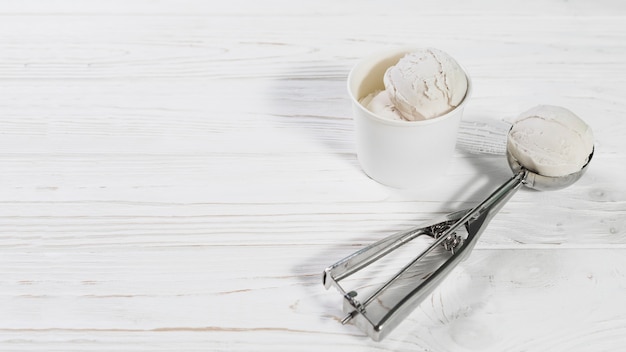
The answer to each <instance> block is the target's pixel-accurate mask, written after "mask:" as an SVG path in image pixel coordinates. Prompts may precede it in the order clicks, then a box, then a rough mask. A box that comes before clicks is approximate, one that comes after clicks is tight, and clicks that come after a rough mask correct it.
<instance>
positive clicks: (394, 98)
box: [383, 48, 467, 121]
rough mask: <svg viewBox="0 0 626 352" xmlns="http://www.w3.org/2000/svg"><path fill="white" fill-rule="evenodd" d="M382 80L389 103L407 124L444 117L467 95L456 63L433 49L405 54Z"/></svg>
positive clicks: (465, 78) (465, 86) (460, 71)
mask: <svg viewBox="0 0 626 352" xmlns="http://www.w3.org/2000/svg"><path fill="white" fill-rule="evenodd" d="M383 81H384V84H385V90H386V91H387V93H388V94H389V100H390V101H391V102H392V103H393V104H394V106H395V107H396V108H397V109H398V111H399V112H400V115H402V117H403V118H404V119H405V120H409V121H417V120H426V119H432V118H434V117H437V116H440V115H443V114H445V113H447V112H449V111H451V110H452V109H454V108H455V107H456V106H458V105H459V104H460V103H461V101H463V98H465V93H466V92H467V77H465V73H464V72H463V70H462V69H461V67H460V66H459V64H458V63H457V62H456V61H455V60H454V59H453V58H452V57H451V56H449V55H448V54H446V53H444V52H443V51H441V50H438V49H434V48H428V49H424V50H421V51H415V52H412V53H409V54H407V55H406V56H404V57H403V58H401V59H400V61H398V63H397V64H395V65H394V66H392V67H390V68H389V69H387V72H385V76H384V78H383Z"/></svg>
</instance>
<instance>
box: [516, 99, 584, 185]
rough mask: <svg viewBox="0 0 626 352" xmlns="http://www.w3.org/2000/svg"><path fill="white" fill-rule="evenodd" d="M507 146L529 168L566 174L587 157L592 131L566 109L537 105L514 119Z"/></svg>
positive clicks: (576, 168) (575, 170)
mask: <svg viewBox="0 0 626 352" xmlns="http://www.w3.org/2000/svg"><path fill="white" fill-rule="evenodd" d="M507 149H508V151H509V152H510V153H511V155H512V156H513V157H514V158H515V159H517V161H518V162H519V163H520V164H521V165H522V166H524V167H525V168H527V169H529V170H530V171H533V172H535V173H538V174H540V175H543V176H552V177H558V176H566V175H569V174H572V173H575V172H578V171H579V170H580V169H582V168H583V166H585V164H587V162H588V161H589V156H590V155H591V153H592V152H593V133H592V131H591V127H589V126H588V125H587V124H586V123H585V122H584V121H583V120H581V119H580V118H579V117H578V116H576V115H575V114H574V113H573V112H571V111H569V110H568V109H565V108H562V107H559V106H551V105H539V106H536V107H534V108H532V109H530V110H528V111H526V112H524V113H522V114H521V115H520V116H519V117H518V118H517V119H516V120H515V122H514V123H513V126H512V127H511V130H510V131H509V136H508V141H507Z"/></svg>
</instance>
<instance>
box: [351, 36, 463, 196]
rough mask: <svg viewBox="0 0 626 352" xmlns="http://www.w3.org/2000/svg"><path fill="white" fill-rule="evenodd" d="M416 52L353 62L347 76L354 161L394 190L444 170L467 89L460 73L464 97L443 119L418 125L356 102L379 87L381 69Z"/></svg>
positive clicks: (388, 53) (425, 182)
mask: <svg viewBox="0 0 626 352" xmlns="http://www.w3.org/2000/svg"><path fill="white" fill-rule="evenodd" d="M416 50H418V49H412V48H400V49H396V50H390V51H385V52H380V53H378V54H374V55H372V56H369V57H367V58H365V59H363V60H361V61H360V62H359V63H357V64H356V66H354V68H353V69H352V71H351V72H350V75H349V76H348V93H349V94H350V98H351V100H352V106H353V111H354V120H355V127H356V149H357V157H358V159H359V163H360V164H361V167H362V168H363V171H365V173H366V174H367V175H368V176H369V177H371V178H372V179H374V180H376V181H378V182H380V183H382V184H385V185H388V186H392V187H396V188H413V187H421V186H425V185H428V184H429V183H432V182H433V181H434V180H435V179H437V178H439V177H441V175H442V174H445V173H446V172H447V169H448V166H449V163H450V160H451V159H452V156H453V154H454V147H455V145H456V137H457V131H458V127H459V124H460V121H461V115H462V114H463V108H464V107H465V104H466V103H467V101H468V100H469V97H470V93H471V87H472V84H471V81H470V77H469V75H468V74H467V72H466V71H465V70H464V72H465V76H466V77H467V93H466V94H465V98H463V101H462V102H461V104H459V106H457V107H456V108H455V109H454V110H452V111H450V112H448V113H446V114H444V115H441V116H438V117H435V118H432V119H428V120H423V121H397V120H389V119H385V118H382V117H379V116H377V115H375V114H373V113H372V112H370V111H369V110H367V109H366V108H365V107H364V106H363V105H361V104H360V103H359V100H360V99H362V98H363V97H365V96H367V95H368V94H370V93H372V92H374V91H376V90H382V89H385V87H384V85H383V75H384V74H385V71H386V70H387V68H388V67H390V66H393V65H395V64H396V63H397V62H398V60H400V58H402V57H403V56H404V55H405V54H407V53H409V52H413V51H416Z"/></svg>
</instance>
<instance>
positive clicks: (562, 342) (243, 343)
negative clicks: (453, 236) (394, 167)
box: [0, 0, 626, 352]
mask: <svg viewBox="0 0 626 352" xmlns="http://www.w3.org/2000/svg"><path fill="white" fill-rule="evenodd" d="M625 23H626V6H625V5H624V4H623V3H622V2H620V1H610V0H603V1H596V2H586V1H577V0H576V1H538V0H537V1H525V2H519V3H518V2H513V1H504V2H502V1H495V0H493V1H484V2H481V3H476V2H463V1H453V0H450V1H420V2H412V1H401V0H397V1H391V2H389V3H388V5H386V6H381V5H380V4H377V3H374V2H366V3H363V2H358V1H345V2H333V1H327V0H325V1H317V2H289V1H284V0H272V1H267V2H252V1H244V0H236V1H228V2H223V3H219V4H217V3H215V2H206V1H198V0H185V1H171V0H169V1H149V0H133V1H121V0H120V1H90V2H74V1H69V0H57V1H42V0H41V1H35V0H31V1H19V2H17V1H6V2H3V3H1V4H0V97H1V98H0V171H1V172H0V350H1V351H37V350H39V351H110V350H124V351H181V350H182V351H294V350H298V351H309V350H310V351H318V350H330V351H335V350H342V351H506V352H517V351H519V352H521V351H622V350H623V346H624V345H626V338H625V336H626V306H625V305H624V304H623V302H622V300H623V297H624V294H626V276H625V275H626V269H624V268H626V186H625V184H624V182H623V181H622V178H623V177H622V176H623V175H624V174H626V154H625V153H624V150H625V149H626V140H625V139H624V138H623V136H624V135H625V134H626V122H625V121H626V120H625V119H624V114H625V113H626V25H625ZM407 44H408V45H419V46H435V47H439V48H441V49H443V50H445V51H447V52H449V53H451V54H452V55H453V56H454V57H455V58H457V59H458V60H459V61H460V62H461V63H462V64H463V65H464V66H465V67H466V68H467V69H468V70H469V72H470V73H471V75H472V80H473V85H474V93H473V97H472V101H471V102H470V103H469V104H468V105H467V108H466V111H465V115H464V123H463V125H462V126H461V131H460V133H459V143H458V145H457V152H456V154H455V157H454V160H453V161H452V162H451V165H450V170H448V172H447V173H442V174H441V177H440V179H439V181H438V183H437V184H435V185H430V186H429V187H425V188H422V189H415V190H410V191H399V190H394V189H390V188H387V187H384V186H381V185H379V184H377V183H375V182H374V181H372V180H370V179H369V178H367V176H365V175H364V174H363V172H362V171H361V170H360V168H359V165H358V162H357V160H356V156H355V151H354V149H355V148H354V141H353V139H354V136H353V125H352V119H351V111H350V102H349V100H348V96H347V93H346V89H345V85H346V83H345V81H346V77H347V74H348V72H349V70H350V68H351V66H352V65H354V63H355V62H356V61H357V60H358V59H359V58H360V57H362V56H364V55H367V54H368V53H370V52H372V51H376V50H379V49H382V48H385V47H392V46H397V45H407ZM542 103H544V104H545V103H547V104H555V105H563V106H566V107H568V108H569V109H571V110H573V111H575V112H576V113H577V114H578V115H580V116H581V117H582V118H584V119H585V120H586V121H588V122H589V124H590V125H591V126H592V128H593V130H594V134H595V137H596V151H595V155H594V159H593V163H592V165H591V166H590V168H589V170H588V172H587V174H586V175H585V176H584V177H583V178H582V179H581V180H580V181H579V182H578V183H577V184H576V185H575V186H572V187H571V188H567V189H565V190H562V191H558V192H546V193H540V192H535V191H530V190H522V191H520V192H518V194H516V195H515V197H514V198H513V199H512V200H511V201H510V202H509V203H508V204H507V205H506V206H505V207H504V209H503V210H502V211H501V213H500V214H498V216H497V217H496V218H495V219H494V220H493V221H492V223H491V224H490V226H489V228H488V229H487V231H486V232H485V233H484V234H483V236H482V237H481V240H480V242H479V243H478V245H477V246H476V249H475V251H474V253H473V254H472V256H471V257H470V258H469V259H468V260H467V261H466V262H464V263H463V264H462V265H461V266H460V267H459V268H457V269H456V270H455V271H454V272H453V274H452V276H451V277H450V279H449V280H447V281H446V282H445V283H444V284H443V285H442V286H441V287H439V288H438V289H437V290H436V292H435V293H434V294H433V295H432V296H431V297H430V299H429V300H427V301H426V302H424V304H422V306H420V308H418V309H417V310H416V311H415V312H414V313H413V314H412V315H410V316H409V318H408V319H407V320H406V321H405V322H404V323H403V324H402V325H401V326H400V327H399V328H398V329H397V330H396V331H394V333H393V334H392V335H390V336H389V337H388V338H387V339H386V340H384V341H383V342H381V343H375V342H372V341H370V340H369V339H368V338H366V337H365V336H364V335H363V333H361V332H360V331H358V330H357V329H356V328H354V327H352V326H342V325H341V324H339V323H338V320H339V319H340V315H341V310H340V307H341V302H340V297H339V296H338V295H337V294H336V292H327V291H324V289H323V287H322V285H321V271H322V270H323V269H324V268H325V267H326V266H328V265H329V264H332V263H333V262H334V261H336V260H338V259H340V258H342V257H343V256H345V255H347V254H349V253H351V252H353V251H355V250H356V249H358V248H361V247H362V246H363V245H365V244H368V243H370V242H371V241H374V240H376V239H379V238H381V237H383V236H385V235H387V234H390V233H392V232H394V231H399V230H402V229H405V228H407V227H409V226H413V225H417V224H419V223H420V222H422V221H425V220H429V219H432V218H433V217H435V216H438V215H441V214H442V213H446V212H449V211H454V210H460V209H464V208H468V207H471V206H473V205H476V204H477V203H478V202H479V201H480V200H481V199H482V198H483V197H485V196H486V195H487V194H489V193H490V191H491V190H493V189H494V188H495V187H496V186H497V185H499V184H500V183H501V182H503V181H504V180H506V179H507V178H508V177H509V176H510V171H509V170H508V168H507V166H506V161H505V158H504V156H503V143H504V132H503V131H505V130H506V128H505V127H503V126H506V124H505V123H504V122H502V121H503V120H510V119H511V118H513V117H515V116H516V115H517V114H518V113H520V112H522V111H523V110H526V109H527V108H529V107H532V106H534V105H537V104H542ZM434 172H441V171H440V170H434Z"/></svg>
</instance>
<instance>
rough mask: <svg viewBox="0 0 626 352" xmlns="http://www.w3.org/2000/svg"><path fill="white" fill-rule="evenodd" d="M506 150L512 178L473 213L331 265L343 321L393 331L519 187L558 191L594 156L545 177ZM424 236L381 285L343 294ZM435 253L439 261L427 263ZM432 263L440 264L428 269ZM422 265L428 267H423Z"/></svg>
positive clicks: (377, 333)
mask: <svg viewBox="0 0 626 352" xmlns="http://www.w3.org/2000/svg"><path fill="white" fill-rule="evenodd" d="M509 149H510V147H509V148H507V153H506V154H507V161H508V163H509V166H510V168H511V170H513V173H514V176H513V177H511V179H509V180H508V181H506V182H505V183H504V184H502V185H501V186H500V187H499V188H497V189H496V190H495V191H494V192H493V193H491V195H489V196H488V197H487V198H486V199H485V200H484V201H482V202H481V203H480V204H478V205H477V206H476V207H474V208H472V209H466V210H462V211H458V212H454V213H450V214H448V215H446V216H444V217H443V218H442V219H439V220H437V221H434V222H432V223H429V224H428V225H426V226H421V227H416V228H412V229H409V230H407V231H404V232H400V233H397V234H394V235H391V236H389V237H387V238H384V239H382V240H380V241H378V242H375V243H373V244H371V245H369V246H367V247H365V248H363V249H361V250H359V251H357V252H355V253H353V254H352V255H350V256H348V257H346V258H344V259H342V260H340V261H338V262H337V263H335V264H333V265H331V266H329V267H328V268H326V270H324V273H323V284H324V286H325V287H326V289H328V288H330V287H331V286H334V287H336V288H337V289H338V290H339V292H340V293H341V294H342V295H343V298H344V299H343V311H344V313H345V314H347V315H346V316H345V317H344V318H343V320H342V323H343V324H346V323H347V322H349V321H354V322H355V324H356V325H357V326H358V327H359V328H361V329H362V330H364V331H365V332H366V333H367V334H368V335H369V336H370V337H371V338H372V339H373V340H376V341H379V340H381V339H383V338H384V337H385V336H386V335H387V334H389V332H391V331H392V330H393V329H394V328H395V327H396V326H397V325H398V324H399V323H400V322H401V321H402V320H403V319H404V318H405V317H406V316H408V315H409V314H410V313H411V312H412V311H413V309H414V308H415V307H417V306H418V305H419V304H420V303H421V302H422V301H423V300H424V299H425V298H426V297H427V296H428V295H429V294H430V293H431V292H432V291H433V289H434V288H435V287H437V286H438V285H439V284H440V283H441V282H442V281H443V280H444V279H445V278H446V276H447V275H448V274H449V273H450V272H451V271H452V269H454V268H455V267H456V266H457V265H458V264H459V263H460V262H461V261H463V260H464V259H465V258H466V257H467V256H469V254H470V252H471V250H472V249H473V248H474V246H475V245H476V242H477V241H478V238H479V237H480V235H481V234H482V232H483V231H484V229H485V228H486V226H487V225H488V223H489V221H491V219H492V218H493V216H495V215H496V213H497V212H498V211H499V210H500V209H501V208H502V206H503V205H504V204H505V203H506V202H507V201H508V199H509V198H511V196H513V194H515V192H516V191H517V190H518V189H519V188H520V187H521V186H522V185H525V186H526V187H529V188H533V189H537V190H542V191H545V190H557V189H561V188H565V187H567V186H569V185H571V184H573V183H575V182H576V181H577V180H578V179H579V178H580V177H581V176H582V175H583V174H584V172H585V171H586V169H587V166H588V165H589V162H590V161H591V158H592V156H593V150H592V151H591V153H590V154H589V157H588V159H587V163H586V164H585V165H584V166H583V167H582V168H581V169H580V170H579V171H577V172H574V173H571V174H567V175H563V176H559V177H550V176H544V175H541V174H539V173H537V172H534V171H532V170H529V169H528V168H526V167H525V166H524V165H522V164H521V163H520V162H519V161H518V160H516V159H515V157H514V156H513V154H512V153H511V150H509ZM420 236H427V239H429V241H430V245H429V246H428V247H427V248H426V249H425V250H424V251H422V252H421V253H419V254H418V255H417V256H416V257H415V258H414V259H413V260H411V261H410V262H409V263H408V264H406V265H405V266H404V267H402V268H401V269H400V270H399V271H398V272H397V273H395V274H394V275H393V276H392V277H391V278H390V279H388V280H387V281H386V282H385V283H383V284H382V285H381V286H379V287H378V288H377V289H375V290H374V291H373V292H372V293H369V294H367V295H366V296H365V297H360V296H359V295H358V293H357V292H356V291H354V290H348V291H346V290H344V288H343V287H342V286H341V285H340V284H339V282H340V281H341V280H343V279H346V278H348V277H349V276H351V275H353V274H355V273H357V272H359V271H360V270H362V269H364V268H366V267H367V266H369V265H370V264H373V263H374V262H376V261H378V260H379V259H382V258H383V257H385V256H386V255H388V254H391V253H392V252H393V251H394V250H396V249H398V248H400V247H402V246H403V245H405V244H407V243H408V242H410V241H412V240H414V239H416V238H419V237H420ZM435 249H438V251H439V252H443V253H444V255H442V254H441V253H439V254H438V258H439V260H433V259H432V258H431V259H429V254H430V255H431V256H432V253H431V252H434V250H435ZM433 262H438V263H440V264H439V265H436V266H434V267H433V266H431V264H432V263H433ZM425 266H429V268H427V269H424V267H425Z"/></svg>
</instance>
